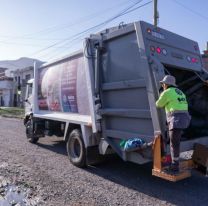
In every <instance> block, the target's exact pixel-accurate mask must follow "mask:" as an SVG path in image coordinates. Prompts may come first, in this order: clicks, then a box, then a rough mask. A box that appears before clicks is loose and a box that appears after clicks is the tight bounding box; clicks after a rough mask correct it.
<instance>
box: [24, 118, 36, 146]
mask: <svg viewBox="0 0 208 206" xmlns="http://www.w3.org/2000/svg"><path fill="white" fill-rule="evenodd" d="M25 126H26V135H27V138H28V140H29V142H31V143H34V144H35V143H37V142H38V140H39V138H37V137H35V135H34V132H33V122H32V120H31V119H30V120H28V121H27V123H26V125H25Z"/></svg>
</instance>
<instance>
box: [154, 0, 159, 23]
mask: <svg viewBox="0 0 208 206" xmlns="http://www.w3.org/2000/svg"><path fill="white" fill-rule="evenodd" d="M158 19H159V14H158V11H157V0H154V26H155V27H157V23H158Z"/></svg>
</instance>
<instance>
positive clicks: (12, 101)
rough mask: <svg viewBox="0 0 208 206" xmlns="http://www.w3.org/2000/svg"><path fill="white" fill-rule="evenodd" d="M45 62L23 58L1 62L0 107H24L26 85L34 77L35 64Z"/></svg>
mask: <svg viewBox="0 0 208 206" xmlns="http://www.w3.org/2000/svg"><path fill="white" fill-rule="evenodd" d="M34 61H36V63H37V65H38V66H39V65H41V64H42V63H43V62H41V61H39V60H35V59H30V58H26V57H22V58H20V59H18V60H6V61H0V106H6V107H8V106H18V107H23V106H24V100H25V92H26V83H27V81H28V80H29V79H31V78H33V77H34V73H33V64H34Z"/></svg>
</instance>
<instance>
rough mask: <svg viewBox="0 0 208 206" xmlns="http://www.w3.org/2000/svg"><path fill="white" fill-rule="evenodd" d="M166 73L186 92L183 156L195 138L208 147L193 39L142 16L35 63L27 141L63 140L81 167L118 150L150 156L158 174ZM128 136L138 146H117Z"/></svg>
mask: <svg viewBox="0 0 208 206" xmlns="http://www.w3.org/2000/svg"><path fill="white" fill-rule="evenodd" d="M166 74H171V75H173V76H174V77H175V78H176V81H177V85H178V86H179V88H180V89H181V90H182V91H183V92H184V93H185V94H186V96H187V99H188V103H189V112H190V114H191V116H192V120H191V124H190V126H189V128H188V129H187V130H185V131H184V133H183V139H182V142H181V153H183V152H185V151H190V150H193V147H194V145H195V143H200V144H202V145H205V146H207V145H208V127H207V123H208V92H207V79H208V74H207V72H206V71H205V70H204V69H203V65H202V59H201V56H200V51H199V47H198V44H197V42H195V41H192V40H190V39H187V38H184V37H182V36H179V35H177V34H174V33H172V32H169V31H167V30H164V29H162V28H159V27H154V26H153V25H151V24H148V23H146V22H143V21H139V22H136V23H130V24H127V25H122V26H119V27H113V28H109V29H106V30H104V31H102V32H100V33H98V34H93V35H90V37H89V38H86V39H85V41H84V46H83V49H82V50H80V51H78V52H76V53H73V54H71V55H70V56H67V57H64V58H62V59H58V60H56V61H54V62H51V63H47V64H44V65H42V66H40V67H37V66H34V79H33V80H30V81H28V86H27V92H26V97H27V98H26V103H25V105H26V114H25V119H24V124H25V126H26V135H27V137H28V140H29V141H30V142H32V143H36V142H37V141H38V140H39V138H41V137H44V136H52V135H56V136H58V137H61V138H62V139H63V140H64V141H65V142H66V148H67V153H68V156H69V159H70V161H71V162H72V164H74V165H76V166H78V167H84V166H86V165H88V164H94V163H96V162H99V161H100V160H101V159H102V157H103V155H106V154H110V153H116V154H118V155H119V156H120V157H121V158H122V159H123V160H124V161H130V162H134V163H136V164H144V163H148V162H151V161H153V160H154V161H153V162H154V168H153V170H154V169H155V170H154V171H156V170H158V171H159V173H160V174H161V171H162V166H161V159H162V152H161V150H162V148H163V151H166V152H167V153H168V144H169V142H168V136H167V125H166V117H165V114H164V113H163V111H161V110H159V109H157V108H156V105H155V102H156V100H157V98H158V96H159V90H160V84H159V81H160V80H161V79H163V77H164V76H165V75H166ZM158 137H159V140H160V141H159V143H157V142H158V141H157V140H158ZM132 138H139V139H141V144H142V145H140V147H139V149H138V148H136V149H130V150H125V148H124V147H123V145H122V143H125V142H128V140H129V139H132ZM161 142H162V143H163V144H161ZM157 145H158V146H157ZM161 145H163V146H164V147H161ZM152 148H153V149H152ZM152 150H153V151H152ZM156 151H158V153H156ZM158 154H159V155H158ZM157 164H158V165H157ZM156 165H157V166H156ZM153 174H154V175H156V176H159V175H157V174H155V173H154V172H153ZM161 177H162V176H161ZM162 178H163V177H162ZM167 179H168V178H167Z"/></svg>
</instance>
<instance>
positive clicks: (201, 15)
mask: <svg viewBox="0 0 208 206" xmlns="http://www.w3.org/2000/svg"><path fill="white" fill-rule="evenodd" d="M172 1H174V2H175V3H177V4H178V5H180V6H181V7H183V8H184V9H186V10H188V11H190V12H192V13H193V14H195V15H197V16H199V17H201V18H203V19H205V20H208V17H207V16H204V15H203V14H201V13H199V12H197V11H195V10H193V9H191V8H189V7H187V6H186V5H184V4H182V3H181V2H179V1H177V0H172Z"/></svg>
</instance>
